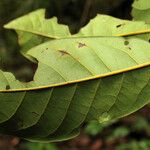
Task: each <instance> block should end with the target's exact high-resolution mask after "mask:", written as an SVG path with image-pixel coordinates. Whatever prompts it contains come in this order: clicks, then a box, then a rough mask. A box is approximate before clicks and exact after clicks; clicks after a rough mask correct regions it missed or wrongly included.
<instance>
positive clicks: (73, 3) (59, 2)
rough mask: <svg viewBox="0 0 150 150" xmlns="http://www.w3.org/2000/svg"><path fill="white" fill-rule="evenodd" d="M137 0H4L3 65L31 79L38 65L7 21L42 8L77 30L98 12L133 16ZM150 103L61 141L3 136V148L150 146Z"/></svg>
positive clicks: (124, 149)
mask: <svg viewBox="0 0 150 150" xmlns="http://www.w3.org/2000/svg"><path fill="white" fill-rule="evenodd" d="M132 2H133V0H0V68H1V69H2V70H4V71H11V72H13V73H14V74H15V76H16V78H18V79H19V80H23V81H24V80H27V81H28V80H31V79H32V76H33V74H34V71H35V69H36V65H35V64H33V63H31V62H29V61H28V60H27V59H25V58H24V57H23V56H22V55H21V54H20V53H19V45H18V43H17V35H16V33H15V32H14V31H10V30H5V29H4V28H3V25H4V24H6V23H7V22H9V21H11V20H12V19H15V18H17V17H19V16H22V15H24V14H26V13H28V12H31V11H33V10H36V9H38V8H46V17H47V18H51V17H52V16H57V17H58V20H59V22H60V23H63V24H67V25H68V26H69V27H70V31H71V32H72V33H76V32H77V31H78V30H79V29H80V28H81V27H82V26H84V25H86V24H87V23H88V22H89V20H90V19H91V18H93V17H95V16H96V14H97V13H101V14H108V15H111V16H115V17H118V18H122V19H132V17H131V15H130V12H131V9H132V8H131V4H132ZM149 113H150V106H146V107H144V108H143V109H142V110H140V111H138V112H136V113H134V114H132V115H130V116H128V117H125V118H123V119H121V120H119V121H118V120H115V121H114V122H108V123H104V124H98V123H96V122H90V123H87V124H85V128H84V129H82V131H81V134H80V136H79V137H77V138H75V139H73V140H69V141H66V142H60V143H53V144H52V143H51V144H50V143H49V144H42V143H30V142H27V141H25V140H22V139H19V138H17V137H10V136H3V135H1V136H0V150H149V149H150V123H149V121H150V116H149V115H148V114H149Z"/></svg>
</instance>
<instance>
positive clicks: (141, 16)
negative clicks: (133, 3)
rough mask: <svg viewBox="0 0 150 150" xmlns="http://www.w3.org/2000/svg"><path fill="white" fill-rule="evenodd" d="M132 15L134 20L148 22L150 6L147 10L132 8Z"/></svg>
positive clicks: (149, 19) (149, 20)
mask: <svg viewBox="0 0 150 150" xmlns="http://www.w3.org/2000/svg"><path fill="white" fill-rule="evenodd" d="M132 16H133V17H134V20H141V21H144V22H146V23H150V8H149V9H147V10H139V9H135V8H133V9H132Z"/></svg>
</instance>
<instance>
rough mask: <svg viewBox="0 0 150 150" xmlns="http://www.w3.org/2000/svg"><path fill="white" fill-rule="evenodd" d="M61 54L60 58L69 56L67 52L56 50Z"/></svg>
mask: <svg viewBox="0 0 150 150" xmlns="http://www.w3.org/2000/svg"><path fill="white" fill-rule="evenodd" d="M58 51H59V52H60V53H61V56H64V55H70V54H69V53H68V52H66V51H65V50H58Z"/></svg>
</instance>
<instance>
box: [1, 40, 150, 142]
mask: <svg viewBox="0 0 150 150" xmlns="http://www.w3.org/2000/svg"><path fill="white" fill-rule="evenodd" d="M27 55H30V57H33V58H35V59H37V61H38V69H37V71H36V73H35V76H34V80H33V81H32V82H29V83H22V82H19V81H17V80H16V79H15V78H14V76H13V75H12V74H10V73H6V72H2V71H1V72H0V83H2V84H0V89H1V91H0V99H1V100H3V103H2V104H1V106H0V107H1V109H0V114H1V115H2V117H1V120H0V132H1V133H3V134H9V135H10V134H11V135H17V136H20V137H24V138H27V139H30V140H40V141H47V140H48V139H49V140H51V141H55V140H63V139H66V138H67V139H68V138H70V137H72V136H73V137H74V136H75V135H77V134H78V130H79V129H80V128H81V126H82V124H83V123H84V122H87V121H91V120H96V121H98V122H104V121H110V120H113V119H116V118H120V117H123V116H125V115H128V114H130V113H132V112H134V111H136V110H138V109H139V108H141V107H143V106H144V105H145V104H147V103H149V97H150V92H149V91H150V67H149V65H150V44H149V43H148V42H146V41H143V40H140V39H135V38H132V39H130V38H121V37H90V38H66V39H60V40H52V41H49V42H46V43H43V44H41V45H39V46H37V47H35V48H33V49H31V50H29V51H28V52H27ZM6 109H7V110H6ZM62 137H63V138H62Z"/></svg>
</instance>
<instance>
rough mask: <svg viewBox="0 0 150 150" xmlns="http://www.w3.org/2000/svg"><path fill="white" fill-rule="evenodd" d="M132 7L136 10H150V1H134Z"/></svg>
mask: <svg viewBox="0 0 150 150" xmlns="http://www.w3.org/2000/svg"><path fill="white" fill-rule="evenodd" d="M132 6H133V7H134V8H136V9H140V10H146V9H149V8H150V1H149V0H134V3H133V4H132Z"/></svg>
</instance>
